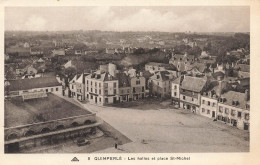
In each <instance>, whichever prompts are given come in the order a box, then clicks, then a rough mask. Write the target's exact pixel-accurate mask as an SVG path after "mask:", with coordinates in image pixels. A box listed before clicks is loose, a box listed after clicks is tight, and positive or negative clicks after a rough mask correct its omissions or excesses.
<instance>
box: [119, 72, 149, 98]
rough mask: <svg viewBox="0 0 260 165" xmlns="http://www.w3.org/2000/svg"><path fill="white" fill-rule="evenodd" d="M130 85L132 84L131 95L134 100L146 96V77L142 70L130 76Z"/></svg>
mask: <svg viewBox="0 0 260 165" xmlns="http://www.w3.org/2000/svg"><path fill="white" fill-rule="evenodd" d="M119 81H120V80H119ZM130 86H131V90H130V92H131V94H132V96H131V98H132V100H139V99H144V98H145V90H146V88H145V78H144V76H143V73H142V72H140V73H139V74H134V75H132V76H130ZM130 101H131V100H130Z"/></svg>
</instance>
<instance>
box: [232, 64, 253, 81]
mask: <svg viewBox="0 0 260 165" xmlns="http://www.w3.org/2000/svg"><path fill="white" fill-rule="evenodd" d="M235 69H236V70H238V77H240V78H248V77H250V65H247V64H237V65H236V66H235Z"/></svg>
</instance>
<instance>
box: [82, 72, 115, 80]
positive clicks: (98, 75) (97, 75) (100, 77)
mask: <svg viewBox="0 0 260 165" xmlns="http://www.w3.org/2000/svg"><path fill="white" fill-rule="evenodd" d="M109 76H110V78H109ZM86 77H87V78H89V79H96V80H100V81H113V80H118V79H117V78H116V77H114V76H112V75H110V74H109V73H106V72H105V73H99V71H97V72H95V73H92V74H90V75H88V76H86Z"/></svg>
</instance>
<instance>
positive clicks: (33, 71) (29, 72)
mask: <svg viewBox="0 0 260 165" xmlns="http://www.w3.org/2000/svg"><path fill="white" fill-rule="evenodd" d="M27 74H28V75H35V74H37V70H36V69H35V68H34V67H33V66H29V67H28V68H27Z"/></svg>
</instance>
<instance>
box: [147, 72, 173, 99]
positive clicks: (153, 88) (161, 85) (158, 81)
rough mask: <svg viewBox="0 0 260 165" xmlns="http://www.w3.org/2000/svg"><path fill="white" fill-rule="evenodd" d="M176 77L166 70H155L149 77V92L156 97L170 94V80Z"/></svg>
mask: <svg viewBox="0 0 260 165" xmlns="http://www.w3.org/2000/svg"><path fill="white" fill-rule="evenodd" d="M174 78H176V77H174V76H173V75H172V74H171V73H170V72H168V71H158V72H155V73H154V75H153V76H151V77H150V79H149V91H150V94H152V95H155V96H157V97H160V98H163V97H170V96H171V81H172V80H173V79H174Z"/></svg>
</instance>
